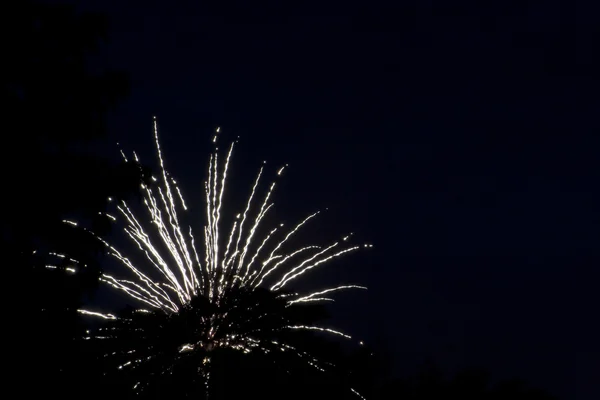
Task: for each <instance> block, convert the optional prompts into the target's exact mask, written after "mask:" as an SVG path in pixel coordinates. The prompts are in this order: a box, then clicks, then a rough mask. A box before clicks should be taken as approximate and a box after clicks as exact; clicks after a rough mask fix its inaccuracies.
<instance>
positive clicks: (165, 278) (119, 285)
mask: <svg viewBox="0 0 600 400" xmlns="http://www.w3.org/2000/svg"><path fill="white" fill-rule="evenodd" d="M218 133H219V129H218V128H217V130H216V133H215V135H214V137H213V142H214V143H216V142H217V138H218ZM154 139H155V144H156V149H157V154H158V161H159V165H160V173H161V176H160V178H159V179H156V178H153V180H154V181H156V182H157V184H156V185H151V186H148V185H145V184H141V190H142V192H143V195H144V200H143V202H144V205H145V208H146V211H147V216H145V217H144V218H142V217H140V216H138V215H136V213H134V212H133V211H132V209H131V208H130V207H129V205H128V204H127V202H126V201H120V203H119V204H117V210H118V212H119V214H120V217H121V218H122V220H123V221H125V223H126V224H125V227H124V232H125V233H126V235H127V236H128V237H129V238H130V239H131V240H132V241H133V242H134V243H135V244H136V245H137V247H138V249H139V251H140V252H142V253H143V254H144V255H145V259H146V261H145V263H144V265H136V264H135V263H134V262H133V261H132V260H131V259H130V258H128V257H126V256H125V255H123V254H122V253H121V252H119V251H118V250H117V249H116V248H115V247H114V246H113V245H111V244H110V243H108V242H107V241H105V240H104V239H102V238H100V237H99V236H96V235H94V233H93V232H91V231H89V230H87V229H86V228H81V227H80V225H79V224H78V223H77V222H74V221H70V220H65V221H64V222H65V223H67V224H71V225H73V226H74V227H77V228H78V229H84V230H86V231H87V232H88V233H90V234H92V235H94V236H96V237H97V239H98V240H100V241H102V243H103V244H104V245H105V246H106V249H107V251H108V253H109V254H110V255H111V256H113V257H114V258H116V259H117V260H118V261H119V263H120V264H121V265H122V266H123V267H125V269H126V270H129V271H130V273H131V275H132V277H133V278H129V279H123V278H121V277H117V276H114V275H111V274H102V275H101V277H100V280H101V281H102V282H103V283H106V284H108V285H110V286H112V287H113V288H115V289H117V290H119V291H122V292H124V293H126V294H127V295H128V296H130V297H132V298H133V299H135V300H136V301H137V302H139V303H140V304H142V305H143V307H144V308H142V309H140V310H138V311H139V312H141V313H157V312H158V313H164V314H167V315H175V314H178V313H180V312H181V311H182V310H183V309H185V307H187V306H189V305H190V303H191V302H192V301H193V299H195V298H197V297H203V298H205V299H207V300H208V302H209V303H210V304H212V305H214V306H216V307H219V306H221V305H223V303H224V302H226V301H227V296H228V295H230V294H231V293H233V292H234V291H236V290H243V291H246V292H252V291H256V290H259V289H261V288H262V289H261V290H268V291H270V292H273V293H278V292H279V293H281V295H279V296H278V297H279V298H282V299H284V301H285V304H286V307H292V306H299V305H302V304H304V303H309V302H310V303H312V302H323V301H332V299H331V298H329V297H324V295H329V294H331V293H333V292H336V291H339V290H346V289H366V288H365V287H363V286H357V285H341V286H337V287H332V288H325V289H322V290H318V291H316V292H313V293H308V294H299V293H289V292H284V291H283V290H284V288H287V287H289V285H290V284H291V283H293V281H294V280H296V279H298V278H299V277H301V276H303V275H304V274H306V273H308V272H309V271H311V270H312V269H314V268H316V267H319V266H322V265H323V264H324V263H326V262H328V261H331V260H333V259H335V258H337V257H341V256H343V255H345V254H347V253H350V252H353V251H356V250H358V249H359V248H361V247H372V245H370V244H364V245H354V246H344V245H345V243H346V242H347V240H348V238H349V236H346V237H344V238H342V239H340V240H339V241H336V242H334V243H331V244H330V245H327V246H318V245H311V246H304V247H300V248H290V246H289V243H290V240H291V239H292V238H293V236H294V235H295V234H296V233H297V232H298V231H299V230H300V229H301V228H302V227H303V226H304V225H306V224H308V223H309V222H310V221H311V220H312V219H314V218H315V217H316V216H317V215H318V214H319V212H315V213H312V214H310V215H308V216H307V217H306V218H305V219H304V220H302V221H301V222H300V223H298V224H297V225H295V226H294V227H293V228H292V229H289V230H287V231H284V229H283V228H284V226H283V224H280V225H278V226H276V227H274V228H272V229H270V230H268V233H267V234H266V235H265V236H264V237H262V238H258V237H257V235H258V232H259V230H261V229H264V228H263V226H262V225H263V221H264V220H265V216H266V215H267V213H268V212H269V210H271V209H272V207H273V203H272V201H271V197H272V194H273V192H274V190H275V187H276V183H275V182H273V183H271V185H270V186H269V188H268V190H267V191H266V194H265V195H264V197H263V199H262V200H260V201H257V197H258V193H257V188H258V187H259V183H260V182H261V179H262V177H263V172H264V169H265V167H264V165H263V166H262V167H261V168H260V170H259V171H258V175H257V177H256V179H255V181H254V183H253V185H252V187H251V190H250V194H249V197H248V200H247V203H246V205H245V209H244V210H243V211H242V212H241V213H239V214H237V216H236V218H235V219H234V221H233V224H232V226H231V227H229V228H224V227H223V226H222V225H223V221H222V214H223V213H224V212H225V210H223V207H222V205H223V198H224V196H225V191H226V186H227V185H226V183H227V173H228V168H229V164H230V160H231V158H232V154H233V151H234V148H235V144H236V143H235V142H233V143H231V145H230V146H229V148H228V150H227V152H226V154H225V156H224V162H221V157H220V154H219V151H218V149H215V151H214V152H213V153H212V154H211V156H210V162H209V166H208V176H207V180H206V181H205V185H204V188H205V197H206V221H205V226H204V232H203V246H202V251H200V249H198V248H197V242H198V240H197V239H196V236H195V235H194V233H193V229H192V227H191V226H183V224H182V222H181V220H182V219H181V216H180V213H182V212H185V211H187V206H186V203H185V201H184V198H183V196H182V194H181V191H180V189H179V187H178V185H177V183H176V181H175V180H174V179H173V178H172V177H171V176H170V175H169V173H168V172H167V170H166V169H165V164H164V160H163V154H162V150H161V146H160V143H159V139H158V128H157V122H156V118H154ZM122 154H123V157H124V158H125V161H128V160H127V158H126V157H125V154H124V153H122ZM134 158H135V161H136V162H139V160H138V157H137V155H136V154H135V153H134ZM284 169H285V167H283V168H281V169H279V171H278V172H277V175H281V174H282V173H283V171H284ZM109 200H110V199H109ZM253 208H258V211H257V212H252V211H251V210H253ZM107 217H108V218H110V219H111V220H112V221H116V220H117V217H115V216H112V215H109V214H107ZM148 223H149V224H150V226H151V228H145V226H147V224H148ZM282 231H283V232H282ZM150 232H153V234H152V236H151V234H150ZM156 238H160V239H159V240H156ZM155 242H157V243H155ZM161 249H167V251H166V252H165V251H164V250H161ZM201 254H202V257H201V256H200V255H201ZM54 255H55V256H57V257H61V258H64V257H66V256H65V255H63V254H54ZM72 261H73V263H74V267H73V268H71V269H70V270H69V272H75V270H76V268H75V266H76V265H77V261H75V260H72ZM48 268H53V266H51V265H49V266H48ZM156 276H158V277H160V279H156V278H155V277H156ZM79 312H80V313H82V314H86V315H89V316H94V317H100V318H103V319H108V320H118V319H119V317H118V316H115V315H113V314H108V313H101V312H98V311H90V310H79ZM205 323H206V326H207V327H208V328H207V329H208V332H207V333H206V335H205V336H204V337H203V338H201V339H198V341H196V342H186V343H181V346H180V348H179V353H182V354H185V353H189V352H193V351H194V350H195V349H198V348H203V349H204V350H206V349H207V348H209V347H210V348H214V347H228V348H231V349H237V350H241V351H244V352H249V351H251V350H262V351H265V352H268V351H272V348H270V349H267V348H265V347H264V346H263V344H262V343H263V342H261V341H260V340H258V339H257V338H256V337H254V336H253V335H252V334H251V333H247V334H245V335H237V336H236V335H235V334H230V333H225V334H223V335H221V336H219V335H217V330H218V329H219V328H220V327H219V324H218V323H217V319H215V318H207V320H206V321H205ZM279 328H280V329H286V330H290V331H293V330H307V331H320V332H325V333H330V334H333V335H338V336H341V337H344V338H350V336H349V335H347V334H345V333H343V332H340V331H337V330H334V329H330V328H327V327H322V326H312V325H284V326H280V327H279ZM104 337H106V336H100V335H98V336H89V337H88V338H97V339H101V338H104ZM209 342H210V343H209ZM270 344H271V345H272V346H274V348H275V349H278V350H280V351H292V352H296V353H297V355H298V356H299V357H301V358H303V359H304V360H305V361H306V362H307V363H308V364H310V365H313V366H314V367H315V368H317V369H322V368H323V366H322V363H320V362H319V360H317V359H316V358H314V357H311V356H309V355H308V354H306V353H304V352H302V351H300V350H297V349H296V348H294V347H292V346H290V345H289V344H286V343H280V342H278V341H276V340H272V341H271V343H270ZM130 353H133V354H131V355H132V357H131V359H130V360H128V361H126V362H125V363H123V364H122V365H120V366H119V368H125V367H128V366H131V365H133V366H135V365H136V364H139V363H143V362H144V361H145V360H146V358H140V357H139V356H135V351H134V350H131V351H130ZM134 356H135V357H134ZM150 358H152V356H149V357H147V359H150ZM202 362H203V364H206V363H208V362H210V357H208V356H207V357H204V358H203V361H202ZM204 374H205V378H207V379H208V373H207V372H205V373H204ZM138 386H140V382H138V383H136V385H135V387H136V388H137V387H138ZM352 392H353V393H355V394H357V395H358V393H357V392H356V391H355V390H354V389H352ZM359 396H360V395H359ZM360 397H362V396H360Z"/></svg>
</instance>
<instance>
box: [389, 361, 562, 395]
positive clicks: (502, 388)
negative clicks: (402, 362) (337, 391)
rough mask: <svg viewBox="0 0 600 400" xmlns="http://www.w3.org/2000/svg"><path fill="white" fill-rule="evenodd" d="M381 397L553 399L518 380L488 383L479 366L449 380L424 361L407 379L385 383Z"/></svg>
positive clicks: (486, 374)
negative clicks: (423, 365) (420, 367)
mask: <svg viewBox="0 0 600 400" xmlns="http://www.w3.org/2000/svg"><path fill="white" fill-rule="evenodd" d="M379 397H380V398H381V399H390V400H391V399H407V400H440V399H461V400H515V399H517V400H555V399H556V398H555V397H553V396H551V395H550V394H548V393H546V392H545V391H543V390H541V389H537V388H533V387H531V386H529V385H527V384H526V383H525V382H524V381H522V380H518V379H515V380H508V381H502V382H499V383H497V384H495V385H492V384H491V380H490V375H489V373H488V372H487V371H485V370H483V369H479V368H470V369H465V370H463V371H461V372H459V373H458V374H456V375H455V376H454V377H453V378H452V379H444V376H443V374H442V373H441V371H440V370H439V369H438V368H437V367H436V366H435V365H434V364H427V365H426V366H425V367H424V368H422V369H421V371H420V372H419V373H418V374H416V375H415V376H413V377H411V378H404V379H398V380H394V381H390V382H388V383H387V384H386V385H385V387H384V388H382V390H381V393H380V396H379Z"/></svg>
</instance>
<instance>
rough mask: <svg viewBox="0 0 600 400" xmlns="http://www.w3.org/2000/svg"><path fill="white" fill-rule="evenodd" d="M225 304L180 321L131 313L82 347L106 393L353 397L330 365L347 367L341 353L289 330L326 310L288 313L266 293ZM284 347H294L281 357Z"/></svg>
mask: <svg viewBox="0 0 600 400" xmlns="http://www.w3.org/2000/svg"><path fill="white" fill-rule="evenodd" d="M223 299H224V301H222V302H221V303H219V304H218V305H217V304H211V303H210V302H209V300H208V299H206V298H204V297H201V296H198V297H195V298H193V300H192V301H191V302H190V303H189V304H188V305H186V306H184V307H182V309H181V310H180V311H179V312H177V313H170V314H167V313H164V312H162V311H157V312H151V313H147V312H139V311H135V310H133V309H130V310H128V311H127V312H126V313H124V314H123V315H121V317H120V319H118V320H115V321H107V322H106V323H105V324H103V326H102V327H101V328H99V330H98V331H97V332H94V333H93V334H92V336H91V338H92V339H91V340H88V341H85V342H86V343H88V345H89V348H88V352H90V351H92V349H93V351H94V352H95V354H96V357H97V360H98V361H99V362H100V363H102V366H101V369H102V370H103V371H104V372H106V373H107V380H106V381H105V383H104V385H105V386H109V385H113V387H114V388H115V389H114V390H115V391H117V392H119V393H121V394H126V393H128V392H129V393H131V392H136V393H137V396H136V397H137V398H150V399H154V398H164V397H172V396H177V397H187V396H192V397H194V398H204V397H205V396H206V395H207V394H210V396H209V397H210V398H211V399H229V398H233V397H236V396H240V395H243V396H250V397H260V398H262V399H270V398H273V399H275V398H281V396H285V397H286V398H291V399H295V398H298V399H301V398H306V396H308V395H310V396H311V397H312V398H317V399H320V398H323V399H325V398H331V396H334V397H336V398H345V397H346V395H348V396H354V395H353V394H351V392H350V386H347V385H348V383H349V382H347V379H345V375H346V371H345V368H341V369H336V368H335V367H332V366H330V365H329V364H326V363H332V364H334V365H338V366H342V367H343V366H344V361H346V359H345V358H344V357H343V355H342V351H341V349H340V348H339V346H336V345H335V344H334V343H332V342H330V340H327V339H326V338H323V337H320V336H317V335H313V334H310V333H306V332H302V331H296V330H289V329H285V327H286V326H289V325H314V324H316V323H318V322H319V321H321V320H322V319H324V318H326V317H327V313H326V311H325V309H324V308H323V306H319V305H315V304H306V305H303V306H293V307H287V301H286V300H285V298H282V297H281V293H274V292H271V291H269V290H265V289H256V290H246V289H239V288H238V289H234V290H232V291H231V292H230V293H228V294H227V295H226V296H224V298H223ZM274 341H275V342H277V343H274ZM281 344H285V345H287V346H291V347H288V348H287V349H286V350H285V351H281ZM314 358H316V359H317V360H318V361H317V362H316V361H315V360H314ZM311 362H312V363H315V362H316V363H317V365H320V367H326V368H325V369H326V370H327V371H326V372H323V371H319V370H317V369H316V368H315V367H314V366H313V365H310V363H311ZM206 383H208V387H207V386H206ZM134 388H135V390H133V391H132V389H134Z"/></svg>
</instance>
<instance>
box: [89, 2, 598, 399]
mask: <svg viewBox="0 0 600 400" xmlns="http://www.w3.org/2000/svg"><path fill="white" fill-rule="evenodd" d="M203 3H216V2H200V1H178V2H167V1H127V2H125V1H113V0H101V1H100V0H98V1H96V0H87V1H85V5H82V8H83V9H85V10H88V11H99V12H103V13H106V14H108V16H109V18H110V21H111V27H110V35H111V42H110V43H109V44H108V45H107V46H105V47H104V48H103V49H102V51H101V53H100V54H101V55H100V56H98V58H97V60H95V61H94V62H95V63H97V65H110V66H112V67H115V68H120V69H124V70H126V71H127V72H129V73H130V74H131V79H132V91H131V96H130V97H129V98H128V99H127V100H126V101H124V102H123V103H121V105H120V107H119V108H118V110H117V111H116V112H114V113H113V114H112V115H111V120H110V134H111V140H113V139H114V140H119V141H120V142H121V144H122V146H123V147H124V148H125V149H129V150H133V149H135V150H137V151H138V153H139V154H140V155H141V156H142V161H144V160H148V161H152V160H153V157H154V152H153V147H152V145H153V142H152V120H151V119H152V116H153V115H156V116H157V117H158V119H159V124H160V127H161V135H162V144H163V147H164V151H165V157H166V159H167V163H168V168H169V169H170V170H171V172H172V173H173V174H174V175H175V176H176V177H178V178H179V181H180V183H181V186H182V188H184V189H185V191H186V194H187V197H188V198H190V199H191V200H194V201H195V200H197V201H201V195H202V190H201V189H202V181H203V179H204V173H205V167H206V165H207V162H208V154H209V151H210V150H211V145H210V137H211V134H212V132H213V130H214V128H215V127H216V126H221V127H222V132H223V137H222V139H223V140H225V141H226V142H227V141H228V139H235V138H236V137H237V136H240V138H241V139H240V144H239V147H238V150H237V154H236V158H235V159H234V164H233V165H232V168H233V170H234V171H236V172H235V174H236V175H234V177H233V178H232V184H233V185H238V184H239V185H242V186H241V187H242V189H240V192H241V193H243V194H244V195H245V194H246V193H247V192H246V188H248V185H250V184H251V179H252V178H253V177H254V175H255V173H256V172H257V170H258V168H259V166H260V163H261V162H262V161H263V160H267V161H268V162H269V163H268V165H271V166H272V168H273V169H275V168H276V167H278V166H279V165H281V164H282V163H286V162H288V163H289V164H290V169H289V172H288V173H287V176H286V177H285V180H284V183H283V185H282V187H281V188H280V191H279V192H278V195H277V197H276V200H277V211H276V213H277V216H278V217H279V218H282V219H285V220H289V221H290V222H293V221H294V220H295V219H297V218H302V217H303V216H304V215H306V213H310V212H311V211H314V210H316V209H319V208H323V207H329V208H330V213H329V215H328V216H325V218H324V219H323V220H322V222H323V228H322V230H321V229H317V231H316V232H317V233H316V236H318V237H319V238H320V237H321V236H322V237H323V238H331V239H335V238H337V237H338V236H337V235H338V234H339V235H341V234H343V233H346V232H347V231H348V230H351V231H354V232H356V235H357V237H358V239H359V240H361V241H364V240H366V241H368V242H372V243H373V244H374V245H375V247H374V248H373V250H371V251H369V252H366V253H364V254H362V255H358V256H355V257H349V258H347V259H346V261H345V262H344V261H340V262H338V263H336V264H335V265H333V264H332V265H330V266H329V267H327V271H326V272H324V273H323V275H322V276H320V275H318V274H317V275H316V276H315V277H314V279H316V280H319V279H322V280H328V279H329V278H331V276H329V275H327V274H334V275H333V276H334V278H335V280H336V281H339V280H343V281H352V282H353V283H364V284H366V285H367V286H369V289H370V290H369V291H368V292H367V293H363V292H356V293H354V294H346V295H341V296H339V297H338V299H339V300H338V303H339V304H338V306H336V308H335V314H334V321H333V322H334V325H336V326H340V327H343V328H345V330H347V331H349V332H351V333H353V334H354V335H355V336H357V337H363V338H365V339H366V340H367V341H370V342H372V343H373V344H374V345H375V346H376V347H377V346H380V347H383V348H386V349H387V351H389V352H390V354H392V356H393V359H394V362H395V368H396V370H397V371H398V372H406V371H408V372H414V370H415V369H416V367H417V366H418V365H419V363H422V362H424V361H426V360H428V359H432V360H435V361H437V362H439V363H440V364H441V365H443V366H444V367H445V368H446V369H447V370H448V372H450V373H452V372H456V371H457V370H458V369H460V368H463V367H467V366H482V367H485V368H487V369H489V370H490V371H491V372H492V373H493V374H494V377H496V378H508V377H513V376H519V377H522V378H524V379H526V380H528V381H529V382H531V383H532V384H533V385H536V386H539V387H542V388H545V389H548V390H549V391H550V392H552V393H554V394H556V395H559V396H561V398H563V399H578V400H591V399H598V398H600V392H599V389H598V384H597V382H598V380H599V377H600V364H599V361H598V360H599V359H600V348H599V345H598V337H600V330H599V323H598V311H597V308H598V305H599V304H600V295H599V294H598V293H599V291H598V290H597V286H598V282H599V278H600V272H599V261H600V252H599V249H600V247H599V245H600V223H599V222H600V190H598V187H599V186H600V162H599V161H600V157H599V155H600V137H599V134H600V118H598V115H599V113H598V111H599V110H600V100H599V99H600V90H599V89H600V54H599V52H600V29H599V28H598V27H599V26H600V25H599V24H598V18H599V17H600V13H599V11H600V8H599V7H598V6H597V5H593V4H594V3H595V2H593V1H587V2H586V1H562V2H561V1H556V0H544V1H528V0H519V1H506V0H505V1H495V0H494V1H492V0H488V1H474V0H473V1H464V0H455V1H452V2H445V1H433V0H429V1H417V0H413V1H404V2H401V1H396V2H394V3H395V5H392V4H376V3H373V2H369V4H371V5H368V6H367V5H365V4H366V3H367V2H365V4H354V3H355V2H340V4H335V5H333V4H330V5H327V6H326V5H324V4H321V3H315V4H310V3H307V2H303V4H304V6H303V7H302V9H291V8H289V9H288V7H289V4H288V3H287V2H281V4H285V5H283V6H278V7H275V6H272V7H269V8H267V7H263V6H260V7H257V6H255V5H254V3H253V2H246V3H247V5H246V6H245V7H238V8H229V9H227V10H217V9H215V8H214V7H213V6H214V4H212V5H210V6H206V5H202V4H203ZM327 3H330V2H327ZM480 3H485V5H481V4H480ZM575 5H577V7H575ZM114 140H113V141H114ZM111 151H112V148H111ZM196 209H197V210H198V215H199V216H201V214H200V212H201V211H202V208H201V207H200V204H198V207H196ZM313 232H314V231H313Z"/></svg>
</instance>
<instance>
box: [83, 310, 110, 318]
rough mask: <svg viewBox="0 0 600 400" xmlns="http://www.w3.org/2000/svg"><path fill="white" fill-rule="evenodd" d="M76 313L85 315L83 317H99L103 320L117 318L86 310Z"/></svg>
mask: <svg viewBox="0 0 600 400" xmlns="http://www.w3.org/2000/svg"><path fill="white" fill-rule="evenodd" d="M77 312H78V313H80V314H85V315H92V316H94V317H100V318H103V319H117V317H115V316H114V315H112V314H102V313H99V312H96V311H88V310H77Z"/></svg>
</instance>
